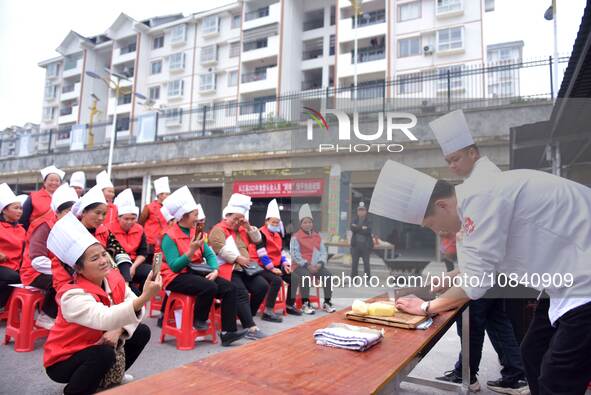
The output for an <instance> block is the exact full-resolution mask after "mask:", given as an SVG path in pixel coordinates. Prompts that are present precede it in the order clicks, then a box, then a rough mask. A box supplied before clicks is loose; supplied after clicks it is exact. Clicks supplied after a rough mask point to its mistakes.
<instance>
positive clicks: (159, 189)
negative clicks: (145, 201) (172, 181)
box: [154, 177, 170, 195]
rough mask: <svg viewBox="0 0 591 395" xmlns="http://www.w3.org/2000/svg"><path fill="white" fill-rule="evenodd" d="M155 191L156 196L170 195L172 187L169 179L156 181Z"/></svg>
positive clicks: (164, 178)
mask: <svg viewBox="0 0 591 395" xmlns="http://www.w3.org/2000/svg"><path fill="white" fill-rule="evenodd" d="M154 191H155V192H156V195H160V194H161V193H170V185H169V184H168V177H160V178H159V179H157V180H154Z"/></svg>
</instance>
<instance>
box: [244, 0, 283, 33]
mask: <svg viewBox="0 0 591 395" xmlns="http://www.w3.org/2000/svg"><path fill="white" fill-rule="evenodd" d="M280 15H281V9H280V3H279V2H277V3H274V4H271V5H269V6H266V7H261V8H257V9H256V10H251V11H247V12H246V13H244V23H243V26H242V30H249V29H254V28H257V27H261V26H265V25H270V24H272V23H279V19H280Z"/></svg>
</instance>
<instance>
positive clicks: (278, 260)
mask: <svg viewBox="0 0 591 395" xmlns="http://www.w3.org/2000/svg"><path fill="white" fill-rule="evenodd" d="M280 215H281V213H280V212H279V205H278V204H277V200H276V199H273V200H271V202H270V203H269V205H268V207H267V214H266V216H265V225H264V226H263V227H262V228H261V229H260V231H261V241H260V242H259V243H257V244H256V246H255V245H254V244H251V245H249V248H248V250H249V253H250V259H252V260H253V261H257V262H258V263H259V265H260V266H261V267H263V268H264V269H265V271H264V272H263V273H261V276H262V277H263V278H264V279H265V280H267V282H268V283H269V291H268V292H267V296H266V298H267V299H266V305H265V311H264V312H263V317H262V318H263V320H264V321H269V322H282V321H283V319H282V317H281V316H279V315H277V314H275V312H274V307H275V302H276V300H277V294H278V293H279V291H280V290H281V285H282V283H283V282H284V281H285V282H286V283H287V284H289V285H288V289H287V301H286V305H287V313H288V314H292V315H302V312H301V311H300V310H299V309H297V308H296V307H295V306H294V303H295V298H294V297H293V296H292V291H291V289H292V287H291V263H290V262H289V261H288V259H287V254H286V253H285V251H283V239H282V237H281V234H282V233H283V224H282V223H281V216H280Z"/></svg>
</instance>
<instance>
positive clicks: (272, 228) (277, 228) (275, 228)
mask: <svg viewBox="0 0 591 395" xmlns="http://www.w3.org/2000/svg"><path fill="white" fill-rule="evenodd" d="M267 229H269V230H270V231H271V232H275V233H279V232H281V226H278V225H277V226H275V225H267Z"/></svg>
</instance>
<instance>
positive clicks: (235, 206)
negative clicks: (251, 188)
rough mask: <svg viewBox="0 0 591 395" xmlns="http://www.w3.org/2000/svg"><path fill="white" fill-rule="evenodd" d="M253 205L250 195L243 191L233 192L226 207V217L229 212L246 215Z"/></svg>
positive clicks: (224, 213) (224, 212)
mask: <svg viewBox="0 0 591 395" xmlns="http://www.w3.org/2000/svg"><path fill="white" fill-rule="evenodd" d="M250 206H252V201H251V198H250V196H247V195H243V194H241V193H233V194H232V196H230V200H228V204H227V205H226V208H224V211H223V215H224V217H225V216H226V215H228V214H242V215H244V216H245V217H246V215H247V214H248V212H249V211H250Z"/></svg>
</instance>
